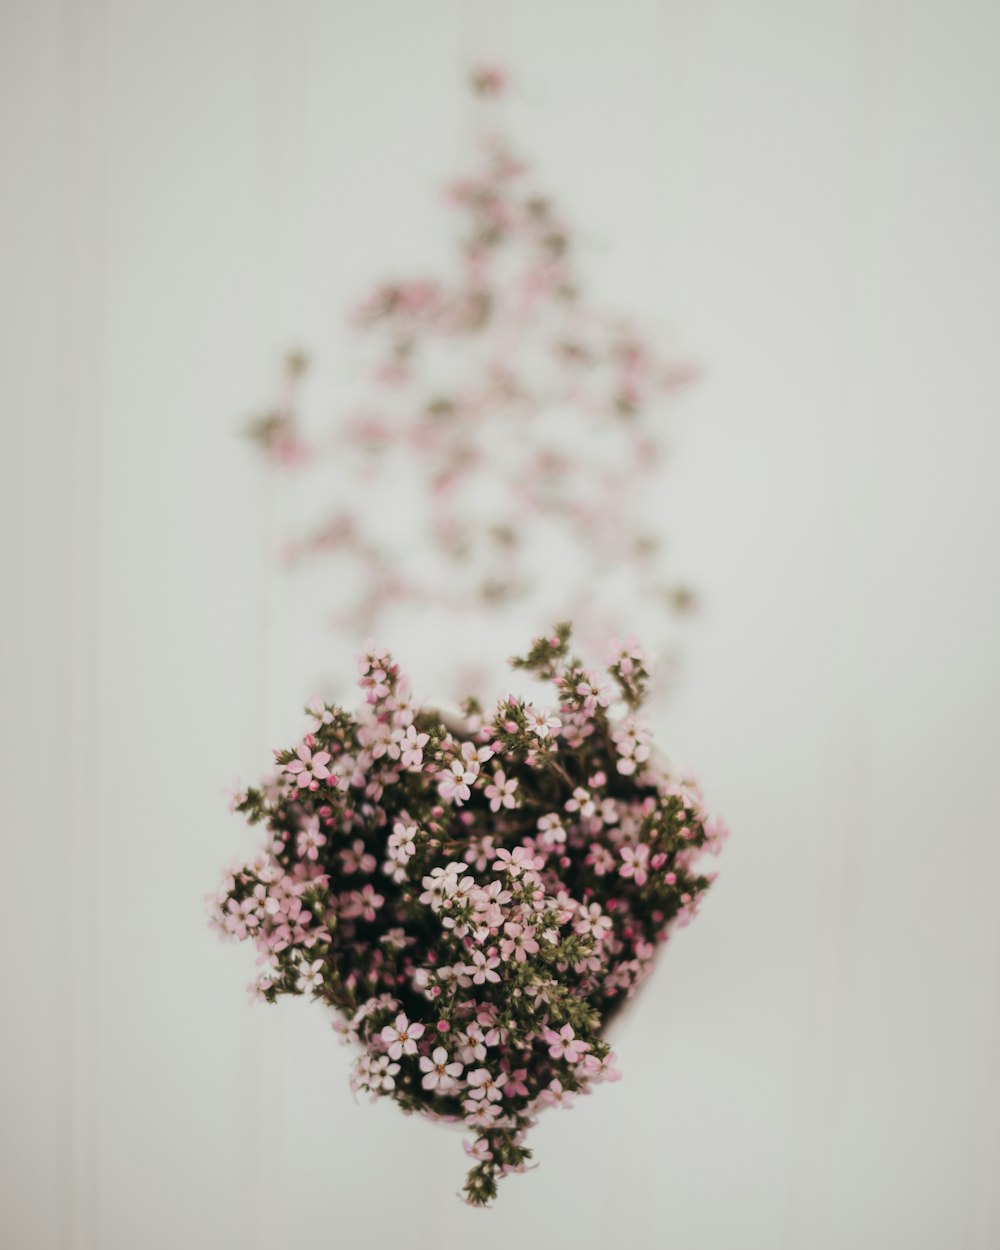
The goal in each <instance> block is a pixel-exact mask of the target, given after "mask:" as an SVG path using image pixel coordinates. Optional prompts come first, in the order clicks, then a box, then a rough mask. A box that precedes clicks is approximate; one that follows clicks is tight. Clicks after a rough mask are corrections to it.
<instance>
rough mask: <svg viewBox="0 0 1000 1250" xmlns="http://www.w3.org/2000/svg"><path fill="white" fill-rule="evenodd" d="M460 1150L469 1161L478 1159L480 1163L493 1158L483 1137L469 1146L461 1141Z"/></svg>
mask: <svg viewBox="0 0 1000 1250" xmlns="http://www.w3.org/2000/svg"><path fill="white" fill-rule="evenodd" d="M462 1149H463V1150H464V1151H465V1153H466V1154H467V1155H468V1156H469V1158H470V1159H478V1160H479V1162H480V1163H483V1162H485V1161H486V1160H487V1159H492V1158H493V1151H492V1150H490V1147H489V1143H488V1142H487V1140H486V1138H485V1137H477V1138H476V1140H475V1141H474V1142H473V1143H472V1144H471V1145H470V1144H469V1143H468V1142H467V1141H464V1140H463V1142H462Z"/></svg>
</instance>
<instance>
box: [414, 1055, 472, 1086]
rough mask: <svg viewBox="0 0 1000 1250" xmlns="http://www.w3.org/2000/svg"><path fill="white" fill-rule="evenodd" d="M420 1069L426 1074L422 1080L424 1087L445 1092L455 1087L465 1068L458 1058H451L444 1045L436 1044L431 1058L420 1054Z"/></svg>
mask: <svg viewBox="0 0 1000 1250" xmlns="http://www.w3.org/2000/svg"><path fill="white" fill-rule="evenodd" d="M420 1070H421V1072H423V1074H424V1075H423V1078H422V1079H421V1081H420V1084H421V1085H422V1086H423V1088H424V1089H436V1090H437V1091H438V1093H439V1094H444V1093H447V1092H448V1090H451V1089H454V1088H455V1086H456V1085H457V1083H458V1078H459V1077H460V1076H461V1075H462V1072H463V1071H464V1068H463V1066H462V1064H460V1063H459V1062H458V1061H457V1060H451V1058H450V1057H449V1055H448V1052H447V1051H446V1050H445V1048H444V1047H443V1046H436V1047H435V1048H434V1050H433V1051H432V1052H431V1055H430V1057H429V1058H428V1056H427V1055H421V1056H420Z"/></svg>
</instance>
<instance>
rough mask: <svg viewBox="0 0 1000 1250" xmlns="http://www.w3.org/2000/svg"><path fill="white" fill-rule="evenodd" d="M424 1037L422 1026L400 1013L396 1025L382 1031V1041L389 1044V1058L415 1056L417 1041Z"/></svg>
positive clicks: (388, 1025) (387, 1026)
mask: <svg viewBox="0 0 1000 1250" xmlns="http://www.w3.org/2000/svg"><path fill="white" fill-rule="evenodd" d="M423 1035H424V1026H423V1025H422V1024H413V1023H411V1022H410V1021H409V1020H407V1018H406V1016H405V1015H403V1014H402V1013H400V1014H399V1015H398V1016H397V1017H396V1022H395V1024H394V1025H393V1024H387V1025H386V1026H385V1028H384V1029H383V1030H382V1034H381V1037H382V1041H383V1042H386V1043H387V1044H388V1048H389V1058H390V1059H399V1058H400V1056H401V1055H415V1054H416V1053H417V1041H418V1039H419V1038H421V1037H423Z"/></svg>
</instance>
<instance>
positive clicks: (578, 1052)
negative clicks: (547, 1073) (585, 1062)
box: [544, 1024, 590, 1063]
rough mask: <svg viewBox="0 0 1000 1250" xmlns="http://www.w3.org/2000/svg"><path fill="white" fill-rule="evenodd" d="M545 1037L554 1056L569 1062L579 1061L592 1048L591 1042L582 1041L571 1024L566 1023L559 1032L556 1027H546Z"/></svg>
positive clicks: (550, 1052)
mask: <svg viewBox="0 0 1000 1250" xmlns="http://www.w3.org/2000/svg"><path fill="white" fill-rule="evenodd" d="M544 1037H545V1040H546V1042H548V1044H549V1054H550V1055H551V1056H552V1058H553V1059H565V1060H566V1062H567V1063H579V1062H580V1060H581V1059H582V1058H583V1056H584V1055H585V1054H586V1053H587V1051H588V1050H589V1049H590V1044H589V1042H583V1041H581V1040H580V1039H579V1038H578V1037H577V1036H576V1033H575V1032H574V1031H573V1026H572V1025H571V1024H564V1025H563V1027H562V1028H561V1029H560V1030H559V1032H558V1033H556V1032H555V1030H554V1029H546V1030H545V1033H544Z"/></svg>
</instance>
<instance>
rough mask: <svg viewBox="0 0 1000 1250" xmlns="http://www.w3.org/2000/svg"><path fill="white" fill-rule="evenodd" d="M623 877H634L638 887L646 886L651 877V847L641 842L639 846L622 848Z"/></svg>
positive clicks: (621, 870)
mask: <svg viewBox="0 0 1000 1250" xmlns="http://www.w3.org/2000/svg"><path fill="white" fill-rule="evenodd" d="M621 856H622V861H623V862H622V866H621V869H620V872H621V875H622V876H623V877H634V878H635V883H636V885H645V884H646V881H647V879H648V877H649V847H648V846H646V844H645V843H643V842H640V843H639V845H638V846H635V847H632V846H623V847H622V848H621Z"/></svg>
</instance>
